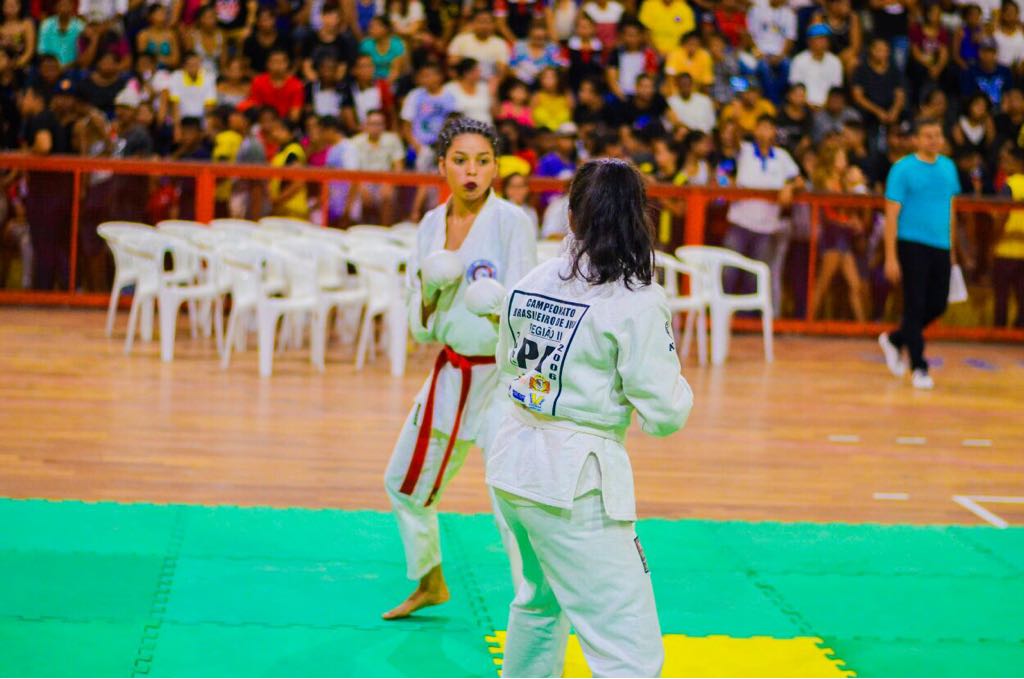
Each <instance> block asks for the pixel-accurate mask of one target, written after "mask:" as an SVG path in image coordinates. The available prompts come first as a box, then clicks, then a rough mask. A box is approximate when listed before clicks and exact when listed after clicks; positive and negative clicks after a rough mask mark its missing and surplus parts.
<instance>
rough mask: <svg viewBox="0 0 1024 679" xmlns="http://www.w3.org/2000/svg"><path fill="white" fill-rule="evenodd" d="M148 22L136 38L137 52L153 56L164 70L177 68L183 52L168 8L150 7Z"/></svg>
mask: <svg viewBox="0 0 1024 679" xmlns="http://www.w3.org/2000/svg"><path fill="white" fill-rule="evenodd" d="M61 1H62V2H68V1H69V0H61ZM146 22H147V27H146V28H144V29H142V31H140V32H139V34H138V35H137V36H135V50H136V52H145V53H147V54H150V55H152V56H153V58H154V59H156V63H157V65H159V66H163V67H164V68H169V69H174V68H177V67H178V62H179V61H180V58H181V52H180V50H179V48H178V35H177V34H176V33H175V32H174V31H173V30H171V29H170V28H168V26H167V8H166V7H164V6H163V5H158V4H155V5H150V7H149V9H148V10H147V11H146Z"/></svg>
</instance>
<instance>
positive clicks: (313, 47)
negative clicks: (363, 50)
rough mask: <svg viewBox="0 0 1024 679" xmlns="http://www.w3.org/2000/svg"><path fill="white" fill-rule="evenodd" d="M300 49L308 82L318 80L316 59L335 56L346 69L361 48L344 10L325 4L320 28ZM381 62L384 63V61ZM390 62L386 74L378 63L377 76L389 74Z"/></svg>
mask: <svg viewBox="0 0 1024 679" xmlns="http://www.w3.org/2000/svg"><path fill="white" fill-rule="evenodd" d="M379 20H380V21H385V19H384V18H383V17H380V18H379ZM372 30H373V29H372V25H371V31H372ZM371 35H372V33H371ZM364 47H365V41H364ZM298 50H299V58H300V59H301V60H302V61H301V66H302V70H301V74H302V77H303V79H304V80H307V81H308V80H315V79H316V60H317V59H319V58H321V57H324V56H332V57H334V59H335V60H336V61H337V63H338V64H343V65H344V68H345V69H346V71H347V69H348V67H349V65H350V64H351V63H352V62H353V61H354V60H355V58H356V54H357V53H358V52H359V50H360V47H359V46H358V45H357V43H356V38H355V36H354V35H352V31H351V30H349V28H348V26H347V25H346V23H345V20H344V18H343V17H342V16H341V10H340V9H339V8H338V6H337V5H325V6H324V8H323V10H322V12H321V14H320V28H319V29H317V30H316V31H315V32H313V33H310V34H308V35H307V36H306V38H305V40H303V41H302V43H301V44H300V45H299V48H298ZM377 58H381V59H382V60H383V57H381V56H380V55H379V54H378V55H375V56H374V60H375V63H376V60H377ZM381 63H384V61H382V62H381ZM388 65H390V62H387V63H386V64H385V68H384V70H383V75H381V73H380V67H379V66H380V64H378V77H387V76H388V70H387V66H388Z"/></svg>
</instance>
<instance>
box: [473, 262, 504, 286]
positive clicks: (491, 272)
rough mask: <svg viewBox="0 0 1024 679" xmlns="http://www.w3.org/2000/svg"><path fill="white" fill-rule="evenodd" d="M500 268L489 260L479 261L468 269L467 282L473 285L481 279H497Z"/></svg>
mask: <svg viewBox="0 0 1024 679" xmlns="http://www.w3.org/2000/svg"><path fill="white" fill-rule="evenodd" d="M497 277H498V267H497V266H495V264H494V262H492V261H490V260H488V259H478V260H476V261H475V262H473V263H472V264H470V265H469V267H467V268H466V280H467V281H469V282H470V283H472V282H473V281H476V280H480V279H481V278H497Z"/></svg>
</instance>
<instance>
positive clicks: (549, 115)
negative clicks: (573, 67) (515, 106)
mask: <svg viewBox="0 0 1024 679" xmlns="http://www.w3.org/2000/svg"><path fill="white" fill-rule="evenodd" d="M571 120H572V109H571V107H570V106H569V97H567V96H565V95H564V94H549V93H547V92H538V93H537V94H535V95H534V96H533V124H534V125H536V126H537V127H546V128H548V129H549V130H557V129H558V126H559V125H561V124H563V123H568V122H570V121H571Z"/></svg>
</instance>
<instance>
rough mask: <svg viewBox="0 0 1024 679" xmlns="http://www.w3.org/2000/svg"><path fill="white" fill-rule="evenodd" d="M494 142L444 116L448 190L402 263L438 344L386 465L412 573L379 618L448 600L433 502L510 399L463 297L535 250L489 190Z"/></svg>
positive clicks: (441, 150) (423, 323)
mask: <svg viewBox="0 0 1024 679" xmlns="http://www.w3.org/2000/svg"><path fill="white" fill-rule="evenodd" d="M497 146H498V136H497V133H496V132H495V131H494V128H493V127H491V126H490V125H487V124H485V123H482V122H480V121H477V120H473V119H470V118H462V117H460V118H454V119H453V120H450V121H449V122H448V123H447V124H446V125H445V127H444V129H443V130H442V131H441V134H440V135H439V137H438V169H439V170H440V172H441V174H443V175H444V176H445V179H446V180H447V182H448V187H449V188H450V189H451V198H449V199H448V201H447V202H446V203H444V204H442V205H439V206H438V207H436V208H434V209H433V210H431V211H430V212H428V213H427V214H426V215H425V216H424V217H423V220H422V221H421V222H420V228H419V232H418V234H417V237H416V247H415V248H414V250H413V253H412V256H411V257H410V259H409V262H408V265H407V268H408V272H409V281H410V289H411V290H410V294H409V300H408V306H409V319H410V328H411V330H412V334H413V337H414V338H415V339H416V341H417V342H423V343H427V342H437V343H440V344H443V345H444V349H443V350H442V351H441V353H440V354H439V355H438V357H437V360H436V361H435V363H434V369H433V372H432V373H431V375H430V377H429V378H428V379H427V381H426V382H425V383H424V385H423V388H422V389H420V392H419V394H418V395H417V397H416V402H415V403H414V405H413V407H412V409H411V410H410V412H409V417H408V418H407V419H406V421H405V424H404V425H403V427H402V432H401V434H400V435H399V438H398V442H397V443H396V444H395V448H394V451H393V452H392V454H391V461H390V463H389V464H388V469H387V473H386V475H385V488H386V490H387V493H388V497H389V498H390V500H391V506H392V507H393V508H394V511H395V515H396V518H397V519H398V530H399V533H400V534H401V537H402V544H403V546H404V548H405V558H406V565H407V573H408V576H409V578H410V579H411V580H417V581H418V582H419V584H418V586H417V588H416V590H415V591H414V592H413V593H412V594H411V595H409V597H408V598H407V599H406V600H405V601H404V602H402V603H401V604H400V605H398V606H397V607H395V608H394V609H392V610H390V611H388V612H386V613H385V614H384V616H383V617H384V618H385V619H386V620H394V619H397V618H404V617H407V616H408V615H410V614H411V613H413V612H414V611H417V610H419V609H420V608H423V607H425V606H434V605H437V604H441V603H444V602H445V601H447V600H448V598H449V594H448V588H447V586H446V584H445V580H444V575H443V574H442V571H441V538H440V534H439V530H438V522H437V502H438V500H439V499H440V497H441V495H442V494H443V492H444V489H445V486H446V485H447V484H448V482H449V481H451V479H452V478H453V477H454V476H455V474H457V473H458V471H459V468H461V467H462V463H463V462H465V460H466V455H467V454H468V453H469V449H470V447H471V446H472V445H473V443H476V444H477V445H478V446H479V447H481V448H483V449H484V451H485V453H486V452H487V451H488V450H489V449H490V444H491V441H492V440H493V435H494V432H495V430H496V429H497V427H498V424H499V423H500V421H501V419H502V418H503V417H504V416H505V414H506V410H507V409H508V404H507V402H506V401H505V400H504V399H501V398H494V396H495V391H496V389H497V384H498V375H497V371H496V370H495V367H494V347H495V345H496V344H497V329H496V328H495V323H494V321H493V320H491V319H489V318H487V317H486V316H479V315H477V314H476V313H474V312H472V311H470V310H469V308H468V307H467V303H466V302H467V300H466V297H467V292H468V291H469V290H470V288H472V287H473V285H472V284H473V283H474V282H477V283H478V284H479V283H480V282H482V281H483V279H492V281H490V282H491V284H492V285H493V286H496V287H498V288H499V289H501V285H499V284H502V285H504V286H511V285H513V284H514V283H515V282H516V281H518V280H519V279H520V278H522V277H523V275H524V274H526V272H528V271H529V270H530V269H532V268H533V266H534V264H536V261H537V242H536V235H535V234H536V230H535V229H534V227H533V225H532V224H531V223H530V220H529V218H528V217H527V216H526V213H524V212H523V211H522V210H521V209H519V207H517V206H515V205H512V204H511V203H509V202H508V201H505V200H503V199H501V198H499V197H498V196H496V195H495V193H494V191H492V189H491V185H492V184H493V182H494V180H495V178H496V177H497V175H498V162H497ZM495 281H496V282H495ZM503 295H504V291H503V289H502V291H501V296H503ZM496 303H500V297H499V298H498V301H497V302H496ZM498 525H499V529H502V524H501V522H500V521H499V522H498ZM503 538H506V539H507V532H505V533H503ZM510 544H511V543H510V542H507V543H506V546H508V545H510ZM509 557H510V559H511V560H512V573H513V580H514V581H516V580H518V570H519V569H518V567H517V565H516V563H517V558H516V555H515V553H514V552H511V551H510V554H509Z"/></svg>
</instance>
